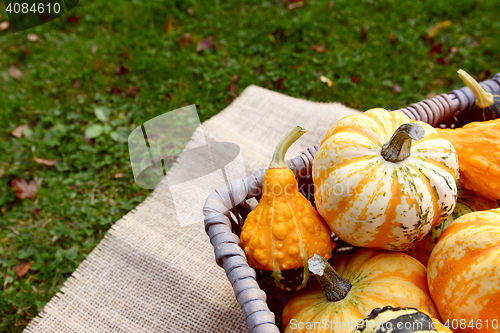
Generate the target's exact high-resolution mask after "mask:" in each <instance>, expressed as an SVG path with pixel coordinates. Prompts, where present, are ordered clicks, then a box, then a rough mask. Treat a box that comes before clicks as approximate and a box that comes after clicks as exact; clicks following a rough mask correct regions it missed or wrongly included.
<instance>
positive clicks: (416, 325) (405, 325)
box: [352, 306, 453, 333]
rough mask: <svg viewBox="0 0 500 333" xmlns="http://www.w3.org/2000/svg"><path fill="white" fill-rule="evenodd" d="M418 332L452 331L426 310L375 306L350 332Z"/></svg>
mask: <svg viewBox="0 0 500 333" xmlns="http://www.w3.org/2000/svg"><path fill="white" fill-rule="evenodd" d="M387 332H391V333H418V332H421V333H422V332H429V333H430V332H439V333H453V332H452V331H451V330H450V329H449V328H448V327H446V326H444V325H443V324H441V322H439V320H437V319H434V318H432V316H431V315H429V314H428V313H427V312H425V311H422V310H419V309H415V308H409V307H396V308H393V307H392V306H385V307H383V308H376V309H373V311H372V312H371V313H370V315H368V317H366V318H365V319H363V321H362V322H360V323H359V324H358V329H357V330H355V331H353V332H352V333H387Z"/></svg>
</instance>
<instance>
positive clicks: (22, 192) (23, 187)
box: [12, 179, 38, 199]
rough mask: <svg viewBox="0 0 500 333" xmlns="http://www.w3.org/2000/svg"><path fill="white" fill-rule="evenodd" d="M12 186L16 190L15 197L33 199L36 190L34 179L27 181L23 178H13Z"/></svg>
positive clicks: (36, 185)
mask: <svg viewBox="0 0 500 333" xmlns="http://www.w3.org/2000/svg"><path fill="white" fill-rule="evenodd" d="M12 186H13V187H14V189H15V190H16V197H17V198H18V199H26V198H29V199H35V196H36V193H37V192H38V184H37V183H36V181H35V180H31V181H30V182H29V183H28V182H27V181H26V180H25V179H20V180H17V179H14V180H12Z"/></svg>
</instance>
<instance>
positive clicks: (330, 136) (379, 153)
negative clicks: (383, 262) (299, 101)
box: [312, 109, 458, 251]
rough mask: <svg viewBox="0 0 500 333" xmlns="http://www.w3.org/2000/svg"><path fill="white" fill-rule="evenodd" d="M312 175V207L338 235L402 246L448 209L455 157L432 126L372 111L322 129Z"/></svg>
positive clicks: (418, 237)
mask: <svg viewBox="0 0 500 333" xmlns="http://www.w3.org/2000/svg"><path fill="white" fill-rule="evenodd" d="M312 176H313V181H314V191H315V192H314V198H315V203H316V207H317V209H318V212H319V213H320V215H321V216H323V218H324V219H325V221H326V222H327V223H328V225H329V226H330V229H331V230H332V231H333V232H334V233H335V234H336V235H337V236H338V237H339V238H340V239H342V240H343V241H345V242H347V243H349V244H351V245H355V246H360V247H370V248H383V249H388V250H397V251H401V250H405V249H407V248H409V247H411V246H412V244H414V243H415V242H418V241H419V240H421V239H422V238H423V237H424V236H425V235H426V234H427V233H428V232H429V230H430V229H431V228H432V227H433V226H435V225H437V224H439V222H440V221H442V220H443V219H445V218H446V217H448V215H449V214H450V213H451V212H452V211H453V209H454V207H455V200H456V194H457V189H456V184H455V181H456V179H457V177H458V160H457V155H456V153H455V149H454V148H453V145H452V144H451V143H450V142H448V141H446V140H443V139H441V138H439V137H438V136H437V133H436V130H435V129H434V128H433V127H432V126H430V125H428V124H426V123H423V122H415V121H411V120H410V119H409V118H408V117H407V116H405V115H403V114H402V113H399V112H387V111H386V110H384V109H372V110H369V111H366V112H365V113H363V114H361V115H353V116H348V117H346V118H343V119H341V120H339V121H338V122H337V123H336V124H335V125H333V126H332V127H331V128H330V129H329V130H328V132H327V133H326V135H325V136H324V137H323V139H322V141H321V146H320V148H319V150H318V152H317V153H316V156H315V157H314V161H313V169H312Z"/></svg>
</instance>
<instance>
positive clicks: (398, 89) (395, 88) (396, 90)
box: [392, 83, 401, 94]
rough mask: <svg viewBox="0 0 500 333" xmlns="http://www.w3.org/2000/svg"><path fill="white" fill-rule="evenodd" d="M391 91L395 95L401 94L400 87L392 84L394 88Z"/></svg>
mask: <svg viewBox="0 0 500 333" xmlns="http://www.w3.org/2000/svg"><path fill="white" fill-rule="evenodd" d="M392 91H393V92H394V93H395V94H400V93H401V86H400V85H399V84H397V83H394V86H393V88H392Z"/></svg>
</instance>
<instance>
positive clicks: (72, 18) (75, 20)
mask: <svg viewBox="0 0 500 333" xmlns="http://www.w3.org/2000/svg"><path fill="white" fill-rule="evenodd" d="M78 21H80V20H79V19H78V17H76V16H72V15H70V16H68V18H67V19H66V22H68V23H78Z"/></svg>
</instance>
